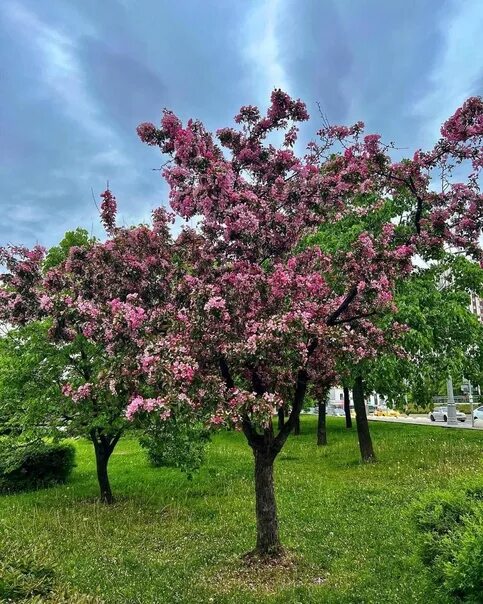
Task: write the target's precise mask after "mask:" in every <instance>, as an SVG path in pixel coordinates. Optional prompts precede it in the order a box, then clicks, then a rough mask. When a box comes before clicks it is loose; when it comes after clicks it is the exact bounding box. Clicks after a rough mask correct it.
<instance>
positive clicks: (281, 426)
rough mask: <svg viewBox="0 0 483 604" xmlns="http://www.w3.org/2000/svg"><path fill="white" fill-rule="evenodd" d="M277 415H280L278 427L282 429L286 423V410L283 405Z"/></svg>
mask: <svg viewBox="0 0 483 604" xmlns="http://www.w3.org/2000/svg"><path fill="white" fill-rule="evenodd" d="M277 415H278V429H279V430H281V429H282V428H283V426H284V424H285V411H284V409H283V407H280V409H279V410H278V411H277Z"/></svg>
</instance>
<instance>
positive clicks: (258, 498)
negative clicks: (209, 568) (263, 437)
mask: <svg viewBox="0 0 483 604" xmlns="http://www.w3.org/2000/svg"><path fill="white" fill-rule="evenodd" d="M253 452H254V455H255V509H256V515H257V547H256V553H257V554H258V555H259V556H261V557H263V558H273V557H276V556H278V555H279V554H280V553H281V551H282V546H281V544H280V539H279V536H278V520H277V504H276V502H275V489H274V484H273V461H274V458H273V456H272V455H270V454H268V455H267V454H266V452H265V451H261V450H258V449H254V451H253Z"/></svg>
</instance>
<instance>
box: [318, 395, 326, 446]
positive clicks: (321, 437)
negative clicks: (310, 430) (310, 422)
mask: <svg viewBox="0 0 483 604" xmlns="http://www.w3.org/2000/svg"><path fill="white" fill-rule="evenodd" d="M318 407H319V420H318V422H317V444H318V445H326V444H327V421H326V419H327V406H326V403H319V404H318Z"/></svg>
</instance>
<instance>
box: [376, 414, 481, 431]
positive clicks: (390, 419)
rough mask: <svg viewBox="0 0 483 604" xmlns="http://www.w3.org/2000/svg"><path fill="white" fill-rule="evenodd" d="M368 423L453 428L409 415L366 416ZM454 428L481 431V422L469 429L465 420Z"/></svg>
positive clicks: (469, 425) (478, 420)
mask: <svg viewBox="0 0 483 604" xmlns="http://www.w3.org/2000/svg"><path fill="white" fill-rule="evenodd" d="M367 417H368V419H369V420H370V421H373V422H389V423H401V424H415V425H419V426H432V427H433V428H434V427H439V428H453V426H448V425H447V424H446V423H445V422H432V421H431V420H430V419H429V417H425V416H423V415H410V416H408V417H381V416H374V415H368V416H367ZM455 427H456V428H463V429H466V430H483V420H482V419H475V427H474V428H472V427H471V418H467V419H466V421H465V422H458V425H457V426H455Z"/></svg>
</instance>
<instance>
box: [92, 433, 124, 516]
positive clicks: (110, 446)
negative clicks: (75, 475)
mask: <svg viewBox="0 0 483 604" xmlns="http://www.w3.org/2000/svg"><path fill="white" fill-rule="evenodd" d="M120 436H121V434H120V433H119V434H117V435H116V436H114V437H113V438H108V437H106V436H105V435H103V434H99V433H98V431H93V432H91V439H92V442H93V443H94V451H95V454H96V470H97V480H98V482H99V490H100V500H101V502H102V503H106V504H111V503H114V497H113V496H112V490H111V485H110V482H109V474H108V471H107V465H108V463H109V459H110V457H111V455H112V452H113V451H114V447H115V446H116V444H117V442H118V440H119V438H120Z"/></svg>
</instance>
